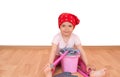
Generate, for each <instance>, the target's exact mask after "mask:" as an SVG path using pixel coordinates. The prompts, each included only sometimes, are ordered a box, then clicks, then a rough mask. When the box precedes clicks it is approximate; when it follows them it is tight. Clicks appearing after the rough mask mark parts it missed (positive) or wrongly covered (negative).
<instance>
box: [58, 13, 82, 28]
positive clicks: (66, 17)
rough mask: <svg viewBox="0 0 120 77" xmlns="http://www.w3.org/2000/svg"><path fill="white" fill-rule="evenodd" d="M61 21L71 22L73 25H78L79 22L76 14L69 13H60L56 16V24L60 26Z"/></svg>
mask: <svg viewBox="0 0 120 77" xmlns="http://www.w3.org/2000/svg"><path fill="white" fill-rule="evenodd" d="M63 22H70V23H72V24H73V26H74V27H75V26H76V25H78V24H79V23H80V20H79V19H78V18H77V16H75V15H74V14H71V13H62V14H61V15H60V16H59V17H58V25H59V28H60V25H61V24H62V23H63Z"/></svg>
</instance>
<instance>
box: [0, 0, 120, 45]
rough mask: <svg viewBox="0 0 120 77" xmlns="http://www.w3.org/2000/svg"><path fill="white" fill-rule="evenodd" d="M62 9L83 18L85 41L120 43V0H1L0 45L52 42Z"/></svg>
mask: <svg viewBox="0 0 120 77" xmlns="http://www.w3.org/2000/svg"><path fill="white" fill-rule="evenodd" d="M62 12H70V13H74V14H75V15H77V16H78V17H79V18H80V20H81V22H80V24H79V25H78V26H76V28H75V30H74V33H76V34H78V35H79V36H80V39H81V42H82V44H83V45H120V30H119V26H120V1H119V0H0V45H51V41H52V38H53V36H54V35H55V34H56V33H58V32H59V29H58V23H57V18H58V16H59V14H60V13H62Z"/></svg>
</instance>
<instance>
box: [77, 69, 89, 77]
mask: <svg viewBox="0 0 120 77" xmlns="http://www.w3.org/2000/svg"><path fill="white" fill-rule="evenodd" d="M77 71H78V72H79V73H80V74H82V75H83V76H84V77H89V76H88V75H87V74H85V73H84V72H82V71H81V70H80V69H78V70H77Z"/></svg>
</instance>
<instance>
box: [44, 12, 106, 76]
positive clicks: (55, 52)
mask: <svg viewBox="0 0 120 77" xmlns="http://www.w3.org/2000/svg"><path fill="white" fill-rule="evenodd" d="M79 23H80V20H79V19H78V17H77V16H75V15H74V14H71V13H62V14H61V15H60V16H59V17H58V27H59V29H60V33H58V34H56V35H55V36H54V38H53V41H52V49H51V54H50V57H49V62H48V63H47V64H46V66H45V67H44V72H45V75H46V77H52V74H53V73H54V71H51V70H55V67H56V66H54V68H51V64H53V62H54V60H55V59H57V58H58V57H59V51H60V49H62V48H76V49H78V50H80V56H81V57H80V58H79V61H78V66H80V68H81V70H82V71H83V72H84V73H86V74H89V76H90V77H102V76H103V75H105V69H101V70H98V71H90V72H88V61H87V57H86V54H85V51H84V49H83V48H82V46H81V42H80V39H79V37H78V36H77V35H76V34H74V33H72V32H73V30H74V29H75V26H76V25H78V24H79Z"/></svg>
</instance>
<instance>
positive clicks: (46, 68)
mask: <svg viewBox="0 0 120 77" xmlns="http://www.w3.org/2000/svg"><path fill="white" fill-rule="evenodd" d="M43 69H44V72H48V71H51V69H52V68H51V64H50V63H47V64H46V65H45V66H44V68H43Z"/></svg>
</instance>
